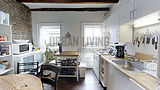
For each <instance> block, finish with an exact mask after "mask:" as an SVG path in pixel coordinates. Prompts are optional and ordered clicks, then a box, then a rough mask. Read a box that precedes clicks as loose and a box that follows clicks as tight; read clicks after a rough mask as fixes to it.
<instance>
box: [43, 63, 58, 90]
mask: <svg viewBox="0 0 160 90" xmlns="http://www.w3.org/2000/svg"><path fill="white" fill-rule="evenodd" d="M44 70H48V71H52V72H54V73H55V77H54V78H53V77H46V76H45V75H44V73H43V72H44ZM59 71H60V69H59V68H58V67H55V66H53V65H47V64H46V65H42V66H41V81H42V83H46V84H49V85H51V86H53V87H54V89H55V90H56V83H57V76H58V74H59Z"/></svg>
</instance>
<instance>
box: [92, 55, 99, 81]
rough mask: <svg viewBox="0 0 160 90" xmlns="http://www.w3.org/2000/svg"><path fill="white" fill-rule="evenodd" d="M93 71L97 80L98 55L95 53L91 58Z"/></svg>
mask: <svg viewBox="0 0 160 90" xmlns="http://www.w3.org/2000/svg"><path fill="white" fill-rule="evenodd" d="M93 63H94V64H93V71H94V73H95V75H96V77H97V79H98V80H99V55H98V54H97V53H94V56H93Z"/></svg>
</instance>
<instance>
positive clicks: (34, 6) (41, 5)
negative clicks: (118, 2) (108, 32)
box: [23, 3, 113, 9]
mask: <svg viewBox="0 0 160 90" xmlns="http://www.w3.org/2000/svg"><path fill="white" fill-rule="evenodd" d="M23 4H25V5H27V6H28V7H29V8H30V9H37V8H107V7H111V6H112V5H113V4H112V3H107V4H62V3H58V4H57V3H23Z"/></svg>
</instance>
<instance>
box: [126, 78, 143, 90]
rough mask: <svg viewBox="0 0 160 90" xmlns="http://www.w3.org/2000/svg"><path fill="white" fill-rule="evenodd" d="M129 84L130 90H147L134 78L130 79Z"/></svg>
mask: <svg viewBox="0 0 160 90" xmlns="http://www.w3.org/2000/svg"><path fill="white" fill-rule="evenodd" d="M128 86H129V90H146V89H144V88H143V87H142V86H140V85H139V84H138V83H136V82H135V81H134V80H132V79H129V85H128Z"/></svg>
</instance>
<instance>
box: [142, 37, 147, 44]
mask: <svg viewBox="0 0 160 90" xmlns="http://www.w3.org/2000/svg"><path fill="white" fill-rule="evenodd" d="M145 41H146V35H143V40H142V44H143V45H145Z"/></svg>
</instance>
